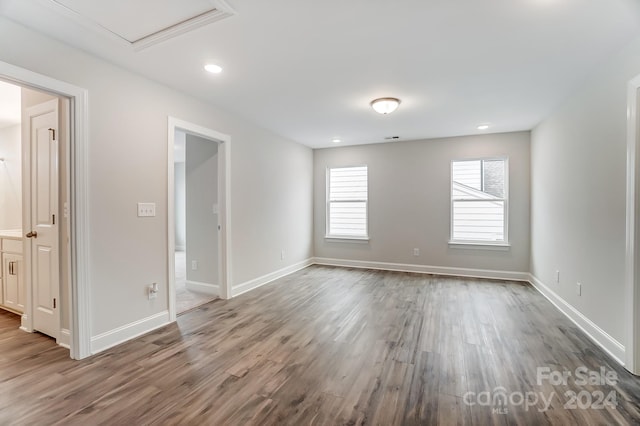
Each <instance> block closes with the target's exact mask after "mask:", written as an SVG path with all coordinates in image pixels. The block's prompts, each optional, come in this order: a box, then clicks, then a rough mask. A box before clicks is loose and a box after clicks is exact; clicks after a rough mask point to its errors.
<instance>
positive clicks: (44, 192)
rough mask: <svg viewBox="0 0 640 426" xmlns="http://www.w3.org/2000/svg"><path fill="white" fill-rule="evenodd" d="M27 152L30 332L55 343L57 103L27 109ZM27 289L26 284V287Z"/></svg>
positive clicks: (57, 330) (57, 317) (57, 321)
mask: <svg viewBox="0 0 640 426" xmlns="http://www.w3.org/2000/svg"><path fill="white" fill-rule="evenodd" d="M26 115H27V118H28V120H29V135H30V144H29V147H30V152H29V157H30V160H29V169H30V170H29V171H28V173H29V176H30V179H29V180H30V192H31V195H30V201H31V202H30V214H29V218H30V224H29V225H30V226H27V227H25V232H26V235H25V236H26V237H27V238H28V241H30V242H31V244H30V246H31V248H30V253H31V259H30V261H31V262H30V263H31V264H30V265H28V267H29V268H30V271H31V305H32V310H31V312H33V329H34V330H37V331H40V332H42V333H44V334H47V335H49V336H51V337H54V338H56V339H58V337H59V334H60V314H59V312H60V303H59V302H60V294H59V293H60V283H59V261H58V256H59V245H58V227H59V225H58V223H59V222H60V218H59V215H58V100H57V99H54V100H51V101H48V102H45V103H42V104H39V105H36V106H34V107H31V108H29V109H27V111H26ZM27 285H28V284H27Z"/></svg>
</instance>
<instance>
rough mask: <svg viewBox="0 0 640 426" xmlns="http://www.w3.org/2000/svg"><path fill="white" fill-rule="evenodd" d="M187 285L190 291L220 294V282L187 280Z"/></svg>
mask: <svg viewBox="0 0 640 426" xmlns="http://www.w3.org/2000/svg"><path fill="white" fill-rule="evenodd" d="M184 285H185V287H186V288H187V290H189V291H193V292H196V293H202V294H208V295H210V296H220V286H219V285H218V284H209V283H201V282H198V281H188V280H187V281H186V282H185V284H184Z"/></svg>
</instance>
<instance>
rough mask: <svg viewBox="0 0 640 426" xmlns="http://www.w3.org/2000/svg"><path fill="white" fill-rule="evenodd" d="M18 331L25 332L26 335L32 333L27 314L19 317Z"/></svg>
mask: <svg viewBox="0 0 640 426" xmlns="http://www.w3.org/2000/svg"><path fill="white" fill-rule="evenodd" d="M20 330H22V331H26V332H27V333H33V330H31V329H30V328H29V317H28V316H27V314H22V315H21V316H20Z"/></svg>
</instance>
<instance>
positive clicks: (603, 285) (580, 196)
mask: <svg viewBox="0 0 640 426" xmlns="http://www.w3.org/2000/svg"><path fill="white" fill-rule="evenodd" d="M638 52H640V38H638V39H636V40H635V41H633V42H632V43H631V44H629V45H628V46H627V47H626V48H625V49H623V50H622V51H621V52H619V53H617V54H616V55H614V56H613V57H611V58H610V60H608V61H607V62H606V64H604V65H603V66H601V67H600V68H599V69H597V70H595V71H594V73H593V75H592V77H591V78H590V79H589V80H588V81H586V82H585V83H584V85H583V86H582V87H581V88H580V90H577V91H576V93H575V94H574V95H573V96H572V97H571V98H569V99H568V100H567V101H566V102H565V103H564V104H563V105H562V106H561V107H560V108H559V109H558V110H557V111H556V112H555V113H554V114H553V115H551V116H550V117H549V118H547V119H546V120H544V121H543V122H542V123H541V124H540V125H539V126H537V127H536V128H535V129H534V131H533V132H532V148H531V163H532V210H531V211H532V215H531V219H532V251H531V272H532V273H533V275H535V276H536V277H537V278H538V279H540V280H541V281H542V282H543V283H544V284H545V285H547V286H548V287H549V288H550V289H552V290H553V291H554V292H555V293H557V294H558V295H559V296H561V297H562V298H563V299H564V300H565V301H567V302H568V303H569V304H571V305H572V306H573V307H575V308H576V309H577V310H578V311H580V312H581V313H582V314H584V315H585V316H587V318H589V319H590V320H591V321H593V322H594V323H595V324H597V325H598V326H599V327H600V328H602V329H603V330H604V331H605V332H607V333H608V334H610V335H611V336H612V337H613V338H615V339H616V340H618V341H619V342H621V343H623V344H624V332H625V327H624V309H622V307H623V306H624V264H625V232H626V231H625V206H626V195H625V191H626V101H627V98H626V96H627V92H626V91H627V82H628V81H629V80H631V79H632V78H633V77H635V76H636V75H637V74H638V73H640V55H638ZM556 270H559V271H560V277H561V282H560V284H555V271H556ZM578 281H579V282H581V283H582V296H578V295H577V291H576V282H578Z"/></svg>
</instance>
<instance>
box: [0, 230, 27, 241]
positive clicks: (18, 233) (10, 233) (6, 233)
mask: <svg viewBox="0 0 640 426" xmlns="http://www.w3.org/2000/svg"><path fill="white" fill-rule="evenodd" d="M0 238H13V239H20V240H21V239H22V229H0Z"/></svg>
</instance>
